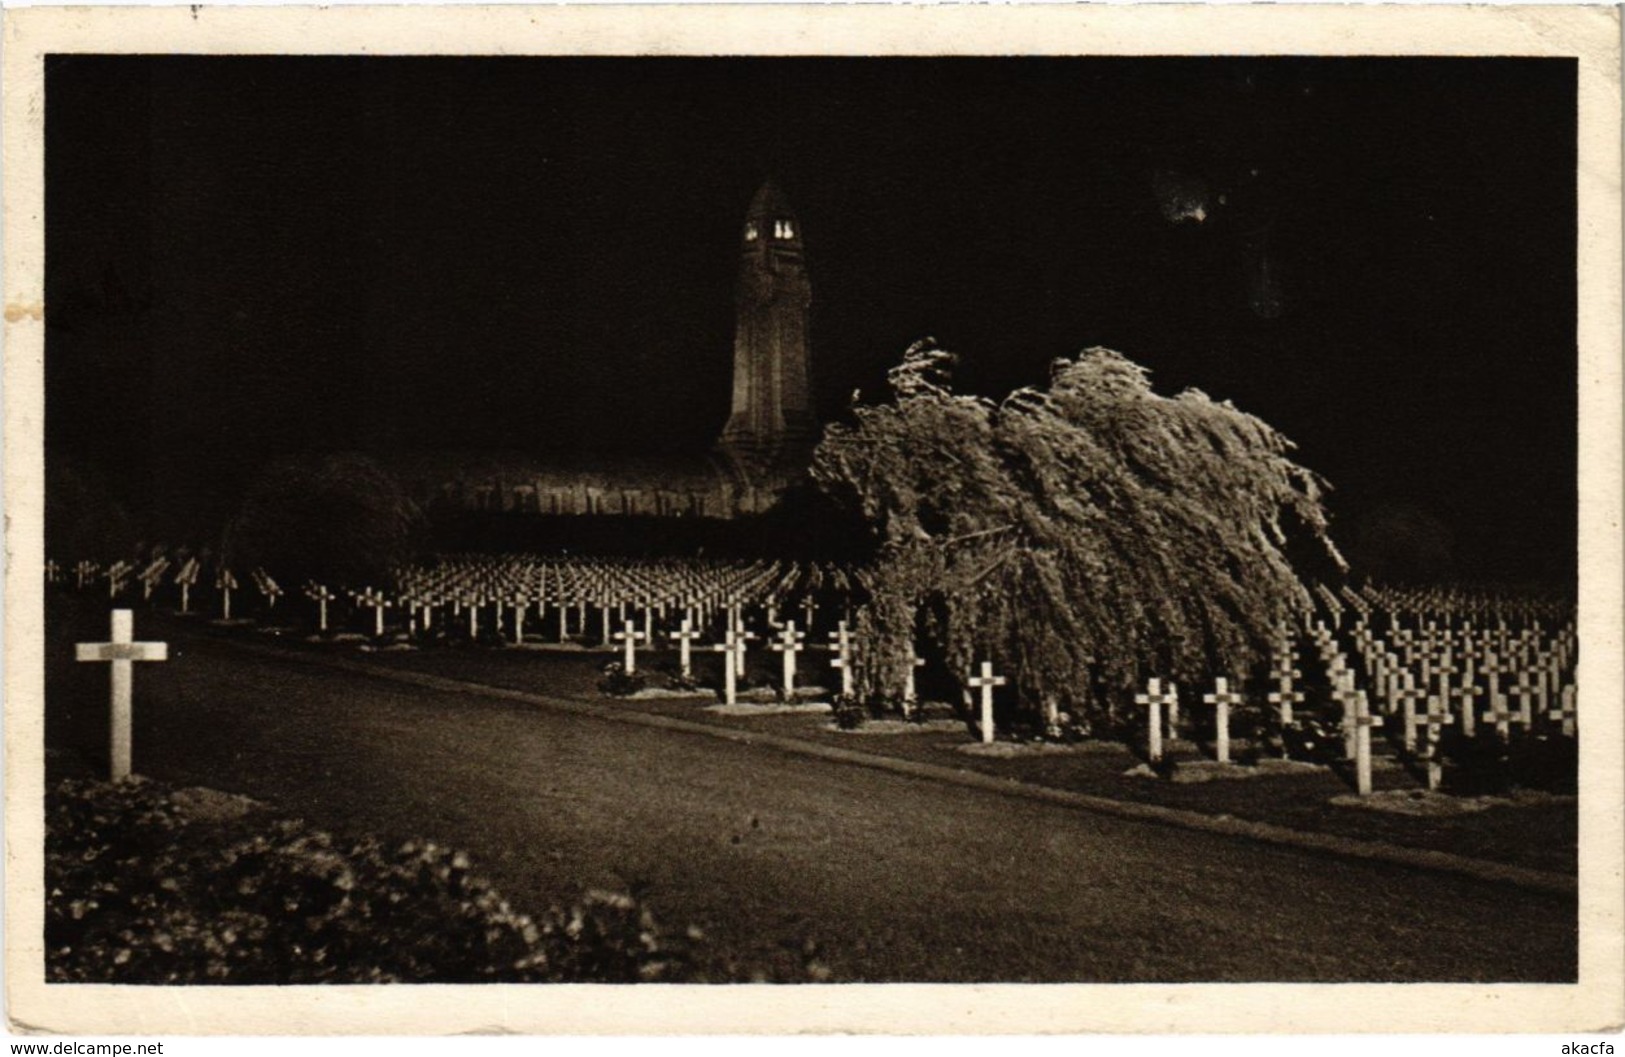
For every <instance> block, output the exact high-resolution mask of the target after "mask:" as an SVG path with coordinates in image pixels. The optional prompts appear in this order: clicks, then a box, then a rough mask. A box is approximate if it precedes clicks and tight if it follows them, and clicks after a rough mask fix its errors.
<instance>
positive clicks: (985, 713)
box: [968, 661, 1008, 745]
mask: <svg viewBox="0 0 1625 1057" xmlns="http://www.w3.org/2000/svg"><path fill="white" fill-rule="evenodd" d="M968 682H969V684H970V685H971V686H973V687H976V688H977V689H978V690H980V691H981V692H982V744H983V745H991V744H993V688H994V687H995V686H1003V685H1005V683H1006V682H1008V680H1007V679H1005V677H1004V676H1002V675H994V674H993V662H992V661H983V662H982V674H980V675H973V676H971V677H970V679H969V680H968Z"/></svg>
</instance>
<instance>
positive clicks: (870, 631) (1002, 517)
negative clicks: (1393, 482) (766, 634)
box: [812, 342, 1342, 721]
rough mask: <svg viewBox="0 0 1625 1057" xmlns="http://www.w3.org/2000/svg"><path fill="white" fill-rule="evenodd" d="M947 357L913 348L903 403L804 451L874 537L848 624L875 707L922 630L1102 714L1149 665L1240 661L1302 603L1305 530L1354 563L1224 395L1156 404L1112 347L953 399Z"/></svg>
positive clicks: (897, 387) (1307, 490)
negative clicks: (1045, 380) (1300, 562)
mask: <svg viewBox="0 0 1625 1057" xmlns="http://www.w3.org/2000/svg"><path fill="white" fill-rule="evenodd" d="M953 362H954V358H953V356H952V355H951V354H950V353H948V352H946V351H944V350H942V349H939V348H937V347H935V346H934V345H933V344H932V343H929V342H922V343H920V344H917V345H916V346H914V347H913V348H911V349H910V350H909V351H908V353H907V354H906V355H905V357H904V360H903V362H902V364H901V365H899V366H898V367H896V368H894V369H893V370H892V371H891V373H890V376H889V379H890V383H891V388H892V391H893V395H894V399H893V400H892V401H891V402H888V403H885V404H880V405H874V406H857V407H854V408H853V409H852V415H853V421H852V422H851V423H850V424H843V425H836V426H832V427H830V428H829V429H828V430H827V431H826V433H825V437H824V440H823V442H822V444H821V445H820V446H819V448H818V451H817V454H816V456H815V458H814V463H813V471H812V472H813V477H814V480H815V481H816V482H817V483H818V484H819V486H820V487H822V488H823V489H824V490H825V491H826V492H828V494H829V495H830V496H832V497H833V498H835V499H836V500H837V501H840V502H843V503H845V504H849V505H850V506H851V507H853V508H854V509H855V510H856V511H857V512H858V513H859V514H860V516H861V517H862V519H863V520H864V522H865V523H866V524H867V525H868V526H869V527H870V529H871V530H872V532H873V534H874V537H875V539H874V542H875V544H876V557H875V560H874V562H873V565H872V567H871V568H870V569H869V570H868V571H867V574H866V576H865V585H866V587H867V589H868V599H867V604H866V605H865V606H864V607H863V610H862V612H861V613H860V615H859V618H858V623H857V627H856V628H855V631H856V633H857V635H858V637H859V643H860V649H859V653H858V658H857V670H856V673H855V677H856V686H857V688H858V692H859V693H860V694H862V695H863V696H864V697H865V698H866V699H867V700H868V701H869V702H870V703H873V704H881V703H895V702H899V701H900V700H901V698H902V693H903V687H904V685H905V680H906V677H907V672H908V666H909V665H911V663H912V660H913V656H914V651H915V648H916V644H918V643H923V644H924V649H925V650H926V651H927V652H928V653H931V654H934V655H935V656H937V657H939V658H940V659H941V660H942V661H943V662H945V663H946V665H947V667H948V669H949V670H950V671H952V672H955V673H968V672H970V671H971V670H972V668H973V666H974V665H975V663H976V662H978V661H981V660H988V659H991V660H994V661H995V662H996V663H997V664H998V665H999V666H1000V668H1001V669H1002V670H1003V672H1004V673H1005V674H1007V675H1008V676H1009V677H1010V678H1011V682H1012V683H1013V684H1015V686H1016V689H1017V691H1018V693H1019V696H1020V700H1021V702H1022V704H1023V705H1024V706H1025V707H1028V708H1032V709H1041V710H1043V711H1044V712H1045V713H1046V714H1047V715H1048V716H1050V717H1051V718H1052V719H1053V716H1054V714H1055V713H1056V712H1057V711H1059V710H1061V709H1065V710H1067V711H1069V712H1071V713H1072V714H1073V715H1075V716H1080V717H1085V718H1088V719H1091V720H1097V721H1098V720H1099V719H1101V718H1103V717H1104V716H1105V715H1107V714H1109V713H1110V711H1111V709H1112V707H1113V705H1112V702H1113V701H1114V700H1115V699H1116V698H1117V696H1118V695H1117V694H1115V693H1114V691H1115V690H1117V689H1122V688H1126V687H1128V686H1130V685H1132V684H1133V683H1135V682H1136V681H1137V680H1138V679H1139V678H1141V677H1143V676H1144V675H1145V674H1154V675H1159V676H1163V677H1166V678H1174V679H1179V680H1182V681H1188V680H1193V679H1197V678H1205V677H1206V676H1207V675H1209V674H1211V673H1215V672H1232V673H1238V674H1239V673H1245V672H1246V671H1248V669H1249V668H1250V667H1251V665H1252V664H1253V663H1254V662H1255V661H1256V660H1257V658H1258V657H1259V655H1260V651H1261V650H1262V649H1264V648H1265V647H1266V646H1267V643H1268V641H1269V640H1270V638H1271V636H1272V632H1273V630H1274V629H1275V628H1277V627H1278V626H1279V625H1280V622H1281V621H1282V620H1284V619H1286V618H1288V617H1290V616H1292V615H1294V614H1296V613H1299V612H1302V611H1303V610H1304V609H1305V608H1306V607H1307V606H1308V605H1309V604H1310V601H1309V594H1308V592H1307V590H1306V588H1305V586H1304V584H1303V582H1302V580H1301V579H1300V578H1299V574H1298V573H1297V572H1296V571H1295V570H1294V567H1293V564H1292V562H1291V561H1290V560H1289V557H1288V555H1289V553H1291V552H1293V550H1294V547H1295V546H1298V545H1301V543H1302V541H1304V540H1307V541H1308V543H1309V544H1310V545H1311V547H1312V549H1313V550H1314V551H1317V552H1318V553H1319V555H1320V556H1321V559H1322V560H1323V561H1327V562H1330V563H1332V564H1333V565H1335V566H1336V567H1338V568H1341V567H1342V558H1341V557H1340V556H1339V555H1338V553H1337V550H1336V548H1335V546H1334V545H1333V544H1332V542H1331V540H1330V538H1329V537H1328V535H1327V517H1326V512H1325V509H1324V507H1323V505H1322V496H1323V494H1324V492H1325V491H1326V488H1327V486H1326V484H1325V482H1324V481H1322V480H1321V479H1320V478H1319V477H1318V476H1317V475H1315V474H1314V473H1312V472H1311V471H1309V470H1307V469H1305V468H1303V467H1301V466H1299V465H1297V464H1296V463H1294V462H1293V461H1292V460H1291V459H1290V458H1289V457H1288V454H1289V453H1290V452H1291V450H1292V448H1293V445H1292V443H1291V442H1290V441H1289V440H1287V439H1286V438H1285V437H1283V436H1282V435H1281V434H1279V433H1277V432H1276V431H1275V430H1273V429H1271V428H1270V427H1269V426H1268V425H1266V424H1265V423H1264V422H1262V421H1260V420H1259V419H1257V418H1254V417H1253V416H1251V415H1248V414H1245V413H1243V412H1241V411H1238V410H1236V409H1235V408H1234V407H1233V406H1231V405H1230V404H1229V403H1227V402H1215V401H1213V400H1211V399H1209V398H1208V397H1207V396H1205V395H1204V394H1202V393H1200V392H1196V391H1187V392H1184V393H1180V394H1179V395H1178V396H1174V397H1165V396H1159V395H1157V394H1156V393H1154V392H1152V390H1151V386H1150V383H1149V381H1148V378H1147V372H1146V370H1145V369H1144V368H1142V367H1140V366H1138V365H1136V364H1134V363H1132V362H1131V361H1129V360H1128V359H1126V358H1124V357H1123V356H1121V355H1119V354H1118V353H1115V352H1112V351H1110V350H1108V349H1101V348H1092V349H1088V350H1086V351H1085V352H1083V353H1082V354H1081V355H1079V356H1078V357H1077V358H1076V359H1062V360H1058V361H1056V363H1055V364H1054V366H1053V370H1052V372H1051V376H1050V382H1049V385H1048V387H1047V388H1044V389H1038V388H1029V389H1022V390H1019V391H1017V392H1015V393H1012V394H1011V395H1010V396H1009V397H1008V398H1006V399H1005V400H1004V401H1003V402H1002V403H994V402H993V401H990V400H987V399H985V398H982V397H975V396H962V395H956V394H954V393H953V392H952V390H951V388H950V379H951V372H952V367H953ZM1295 538H1296V543H1295V542H1294V540H1295Z"/></svg>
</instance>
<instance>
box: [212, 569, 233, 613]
mask: <svg viewBox="0 0 1625 1057" xmlns="http://www.w3.org/2000/svg"><path fill="white" fill-rule="evenodd" d="M214 585H215V586H216V587H218V588H220V619H221V620H230V619H231V593H232V592H233V591H235V590H236V589H237V577H235V576H233V575H232V573H231V570H230V569H227V568H224V567H222V568H221V570H220V575H219V576H217V577H215V580H214Z"/></svg>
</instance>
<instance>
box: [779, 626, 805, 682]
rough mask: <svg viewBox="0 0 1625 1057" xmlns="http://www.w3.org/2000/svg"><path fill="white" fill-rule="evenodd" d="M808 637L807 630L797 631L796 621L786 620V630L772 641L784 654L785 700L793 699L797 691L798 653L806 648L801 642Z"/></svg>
mask: <svg viewBox="0 0 1625 1057" xmlns="http://www.w3.org/2000/svg"><path fill="white" fill-rule="evenodd" d="M806 638H807V633H806V632H805V631H797V630H796V622H795V621H793V620H786V621H785V622H784V630H783V631H781V632H779V637H778V639H777V640H776V641H774V642H773V643H771V648H772V649H773V650H776V651H777V652H779V653H782V654H784V697H785V700H791V699H793V698H794V697H795V693H796V654H798V653H800V652H801V651H802V650H804V649H806V647H805V646H803V645H801V643H802V642H804V641H805V640H806Z"/></svg>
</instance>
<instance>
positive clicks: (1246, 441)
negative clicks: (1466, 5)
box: [8, 52, 1618, 990]
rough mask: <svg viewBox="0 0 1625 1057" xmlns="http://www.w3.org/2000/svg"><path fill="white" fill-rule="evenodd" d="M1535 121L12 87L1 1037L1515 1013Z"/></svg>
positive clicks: (541, 75) (1551, 979)
mask: <svg viewBox="0 0 1625 1057" xmlns="http://www.w3.org/2000/svg"><path fill="white" fill-rule="evenodd" d="M1579 85H1580V63H1579V62H1578V61H1577V60H1575V59H1572V58H1561V57H1558V58H1540V57H1399V56H1394V57H1347V58H1344V57H1314V56H1298V57H1285V56H1282V57H1250V58H1245V57H1234V58H1221V57H1200V56H1186V57H1178V56H1161V57H1120V56H1111V55H1098V56H1072V57H1038V56H1029V57H976V56H947V55H939V56H929V57H923V56H922V57H916V56H904V55H894V56H880V55H877V56H874V57H860V56H857V55H849V56H819V57H814V56H807V57H792V56H785V55H776V56H749V55H743V54H735V55H723V56H698V55H696V56H664V57H653V56H631V55H622V56H586V55H573V56H572V55H535V56H508V57H497V56H474V55H466V56H463V55H404V56H362V55H263V54H262V55H252V54H238V55H188V54H160V53H157V52H154V53H141V54H78V53H75V54H69V53H62V54H48V55H46V56H45V58H44V65H43V114H44V120H43V167H44V185H43V186H44V199H43V201H44V213H43V216H44V220H43V234H44V240H43V248H44V255H43V260H44V303H45V304H46V305H48V306H49V311H48V312H47V313H45V314H44V317H43V321H42V323H41V326H42V327H43V373H42V386H43V399H42V408H43V426H42V430H43V478H42V485H41V491H42V495H43V520H44V532H43V555H42V561H43V567H42V569H41V576H40V577H39V583H38V584H37V585H36V586H35V587H34V588H32V590H34V591H35V593H36V595H39V594H40V593H42V595H43V602H42V606H43V609H42V620H41V627H42V632H41V634H42V643H41V646H40V664H41V666H42V668H43V720H42V727H41V730H42V737H43V761H44V762H43V772H44V773H43V795H44V803H43V816H44V823H43V826H44V829H43V833H44V882H43V885H44V893H45V897H44V909H43V937H42V940H41V941H40V950H41V958H42V964H41V965H40V971H41V972H42V973H43V978H44V980H45V981H46V982H47V983H50V984H143V985H175V986H181V985H199V984H206V985H252V984H277V985H287V984H379V983H451V984H540V983H618V984H638V983H667V984H741V983H770V984H797V985H808V984H813V985H817V984H878V983H943V984H952V983H1007V984H1015V983H1113V984H1134V983H1142V984H1150V983H1196V984H1203V983H1207V984H1212V983H1328V984H1330V983H1407V984H1409V983H1441V984H1443V983H1449V984H1477V985H1503V984H1553V985H1564V984H1575V983H1576V982H1577V981H1578V980H1580V977H1581V965H1582V958H1581V932H1582V929H1581V911H1580V905H1581V899H1582V889H1581V885H1580V876H1581V872H1580V866H1579V863H1580V861H1581V859H1582V856H1583V848H1582V841H1581V832H1582V825H1581V816H1582V811H1581V804H1582V799H1583V797H1582V782H1581V774H1582V771H1581V766H1580V761H1581V741H1580V739H1581V736H1582V730H1583V728H1585V727H1586V725H1587V724H1586V719H1589V717H1590V716H1591V715H1592V714H1593V713H1592V711H1591V710H1592V709H1594V708H1596V707H1597V704H1598V702H1596V701H1594V700H1593V699H1591V698H1590V697H1588V696H1587V695H1588V689H1587V687H1585V686H1583V685H1581V683H1580V682H1579V680H1578V678H1577V671H1578V667H1579V659H1580V654H1581V628H1580V625H1579V622H1578V616H1577V599H1578V598H1580V597H1581V595H1582V590H1581V576H1582V565H1581V559H1580V553H1579V550H1580V535H1581V527H1580V522H1579V520H1578V518H1579V510H1580V487H1581V486H1580V484H1579V482H1580V478H1581V470H1582V451H1581V446H1580V441H1579V440H1578V432H1577V422H1578V421H1579V420H1580V417H1581V413H1582V412H1581V408H1580V406H1579V397H1578V395H1577V394H1578V392H1579V390H1580V366H1579V365H1580V363H1581V358H1580V347H1579V346H1580V337H1579V329H1578V323H1577V320H1578V319H1579V317H1580V311H1581V306H1580V285H1579V281H1578V278H1577V275H1578V271H1577V254H1576V244H1577V240H1578V239H1579V236H1580V226H1581V214H1580V212H1579V208H1578V206H1577V196H1578V193H1579V192H1578V188H1577V181H1578V180H1579V177H1578V176H1577V171H1578V169H1579V163H1578V160H1577V159H1578V152H1579V149H1580V147H1579V143H1580V138H1579V130H1580V125H1579V120H1578V117H1577V114H1578V112H1579V107H1578V99H1579ZM8 311H9V310H8ZM1582 701H1583V702H1584V705H1585V707H1584V708H1582ZM1601 703H1602V705H1603V706H1604V707H1607V702H1606V701H1603V702H1601ZM1613 704H1614V706H1616V707H1617V704H1618V702H1617V700H1616V701H1614V702H1613ZM1583 717H1584V718H1583ZM1608 729H1609V730H1610V731H1613V730H1617V726H1615V727H1610V728H1608ZM1585 732H1586V733H1590V731H1589V730H1586V731H1585ZM12 942H13V943H17V942H18V941H17V940H16V939H15V938H13V941H12ZM789 990H795V989H789Z"/></svg>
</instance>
